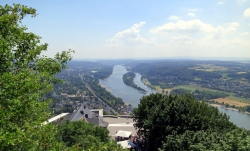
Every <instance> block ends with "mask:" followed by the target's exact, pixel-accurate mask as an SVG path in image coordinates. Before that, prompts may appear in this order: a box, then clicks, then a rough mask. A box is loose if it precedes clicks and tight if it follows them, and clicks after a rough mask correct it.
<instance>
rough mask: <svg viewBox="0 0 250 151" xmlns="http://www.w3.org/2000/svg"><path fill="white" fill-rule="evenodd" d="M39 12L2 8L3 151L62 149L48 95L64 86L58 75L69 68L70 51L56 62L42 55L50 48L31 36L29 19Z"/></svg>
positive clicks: (0, 113)
mask: <svg viewBox="0 0 250 151" xmlns="http://www.w3.org/2000/svg"><path fill="white" fill-rule="evenodd" d="M27 15H31V16H32V17H35V16H36V10H35V9H33V8H28V7H27V6H23V5H20V4H14V5H13V6H9V5H5V6H0V116H1V118H0V148H1V150H48V149H52V148H57V147H60V143H58V142H57V141H56V140H55V137H54V134H55V133H54V131H56V128H55V127H54V126H53V125H42V123H43V122H44V121H46V120H47V119H48V117H49V112H48V111H49V109H48V103H49V102H50V100H49V99H46V97H45V94H47V93H48V92H50V91H51V90H52V89H53V84H55V83H58V82H60V80H59V79H57V78H55V76H54V75H55V74H57V73H59V72H60V71H61V70H62V69H64V68H66V63H67V61H69V60H71V59H72V57H71V55H70V53H71V52H72V51H71V50H69V51H63V52H62V53H61V54H60V53H57V54H56V56H55V58H49V57H46V56H43V55H41V53H42V52H43V51H46V50H47V47H48V44H46V43H45V44H40V39H41V38H40V37H39V36H38V35H36V34H34V33H32V32H27V27H26V26H24V25H22V20H23V18H24V17H25V16H27Z"/></svg>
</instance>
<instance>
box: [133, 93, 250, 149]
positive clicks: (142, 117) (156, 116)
mask: <svg viewBox="0 0 250 151" xmlns="http://www.w3.org/2000/svg"><path fill="white" fill-rule="evenodd" d="M133 118H134V121H135V122H136V123H135V127H136V128H138V133H139V135H142V136H143V137H145V141H146V144H147V145H148V146H147V149H148V150H156V149H159V148H161V147H162V148H163V149H164V150H175V149H171V146H172V147H173V146H175V147H177V148H178V146H179V147H183V148H182V149H181V148H178V149H176V150H189V149H188V148H187V147H190V146H192V145H196V147H197V145H198V146H199V144H203V145H205V144H204V142H205V140H204V139H205V138H206V137H207V138H209V137H213V136H210V134H211V135H216V136H219V135H225V137H223V139H226V138H227V137H226V135H227V134H228V135H230V136H231V137H233V138H232V139H234V135H233V134H232V135H231V134H230V132H231V131H237V130H238V131H242V133H244V135H243V134H242V137H247V138H248V139H249V136H245V132H246V131H245V130H239V128H237V127H236V126H235V125H234V124H233V123H231V122H230V121H229V117H228V116H227V115H226V114H222V113H220V112H219V111H218V109H217V108H215V107H212V106H209V105H208V104H206V103H204V102H198V101H196V100H195V99H194V98H193V97H192V96H191V95H169V96H167V95H162V94H159V93H157V94H151V95H149V96H146V97H143V98H142V99H141V100H140V104H139V105H138V108H136V109H135V110H134V115H133ZM189 133H190V134H192V135H189ZM203 135H204V139H203V138H202V139H198V140H197V139H196V138H200V137H201V136H203ZM207 135H209V136H207ZM205 136H206V137H205ZM235 137H236V136H235ZM202 141H204V142H202ZM216 141H217V140H211V143H216ZM229 141H230V140H225V142H229ZM181 143H183V145H180V144H181ZM185 143H186V144H185ZM238 143H239V144H238V146H240V143H243V142H238ZM163 144H164V145H165V146H164V145H163ZM185 145H186V146H185ZM217 145H220V143H217ZM228 145H229V146H230V147H233V146H232V145H233V144H228ZM247 145H249V144H247ZM208 146H209V145H208ZM221 147H223V146H221Z"/></svg>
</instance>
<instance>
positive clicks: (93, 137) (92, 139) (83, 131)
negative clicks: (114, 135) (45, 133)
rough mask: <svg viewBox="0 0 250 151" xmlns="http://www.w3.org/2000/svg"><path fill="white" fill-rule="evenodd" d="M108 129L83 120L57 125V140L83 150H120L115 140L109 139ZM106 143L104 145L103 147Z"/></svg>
mask: <svg viewBox="0 0 250 151" xmlns="http://www.w3.org/2000/svg"><path fill="white" fill-rule="evenodd" d="M108 133H109V131H108V130H107V129H105V128H103V127H99V126H94V125H92V124H88V123H85V122H83V121H76V122H69V121H67V122H66V123H63V124H60V125H58V133H57V140H58V141H61V142H63V143H64V144H65V145H66V146H67V147H71V148H78V149H79V150H80V149H85V150H105V149H107V150H108V149H109V150H122V149H121V147H120V146H118V145H116V143H115V142H113V141H110V140H109V139H110V137H109V135H108ZM105 144H106V147H105Z"/></svg>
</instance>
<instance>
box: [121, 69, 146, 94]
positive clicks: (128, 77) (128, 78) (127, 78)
mask: <svg viewBox="0 0 250 151" xmlns="http://www.w3.org/2000/svg"><path fill="white" fill-rule="evenodd" d="M134 78H135V73H134V72H127V73H125V74H124V75H123V76H122V79H123V82H124V83H125V84H126V85H128V86H131V87H133V88H135V89H137V90H139V91H143V92H146V90H144V89H143V88H141V87H139V86H138V85H136V84H134Z"/></svg>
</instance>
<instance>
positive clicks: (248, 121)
mask: <svg viewBox="0 0 250 151" xmlns="http://www.w3.org/2000/svg"><path fill="white" fill-rule="evenodd" d="M127 72H128V71H127V69H126V68H125V67H124V66H122V65H116V66H114V69H113V73H112V74H111V75H110V77H108V78H107V79H106V80H99V82H100V84H101V85H103V86H104V87H105V88H106V89H107V90H109V91H111V93H112V94H113V95H114V96H117V97H120V98H122V99H123V101H124V102H127V103H129V104H131V105H132V106H133V107H137V106H138V104H139V103H140V98H141V97H143V96H145V95H148V94H151V93H156V91H155V90H153V89H151V88H149V87H147V86H146V85H144V84H143V83H142V82H141V75H140V74H138V73H136V77H135V79H134V83H135V84H136V85H138V86H140V87H141V88H143V89H144V90H146V91H148V92H147V94H144V93H141V92H140V91H138V90H137V89H134V88H132V87H129V86H127V85H125V84H124V83H123V80H122V76H123V75H124V74H125V73H127ZM218 109H219V111H220V112H223V113H226V114H227V115H229V116H230V121H232V122H233V123H235V124H236V125H237V126H239V127H244V128H245V129H248V130H250V115H248V114H242V113H239V112H237V111H233V110H227V109H224V108H221V107H218Z"/></svg>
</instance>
